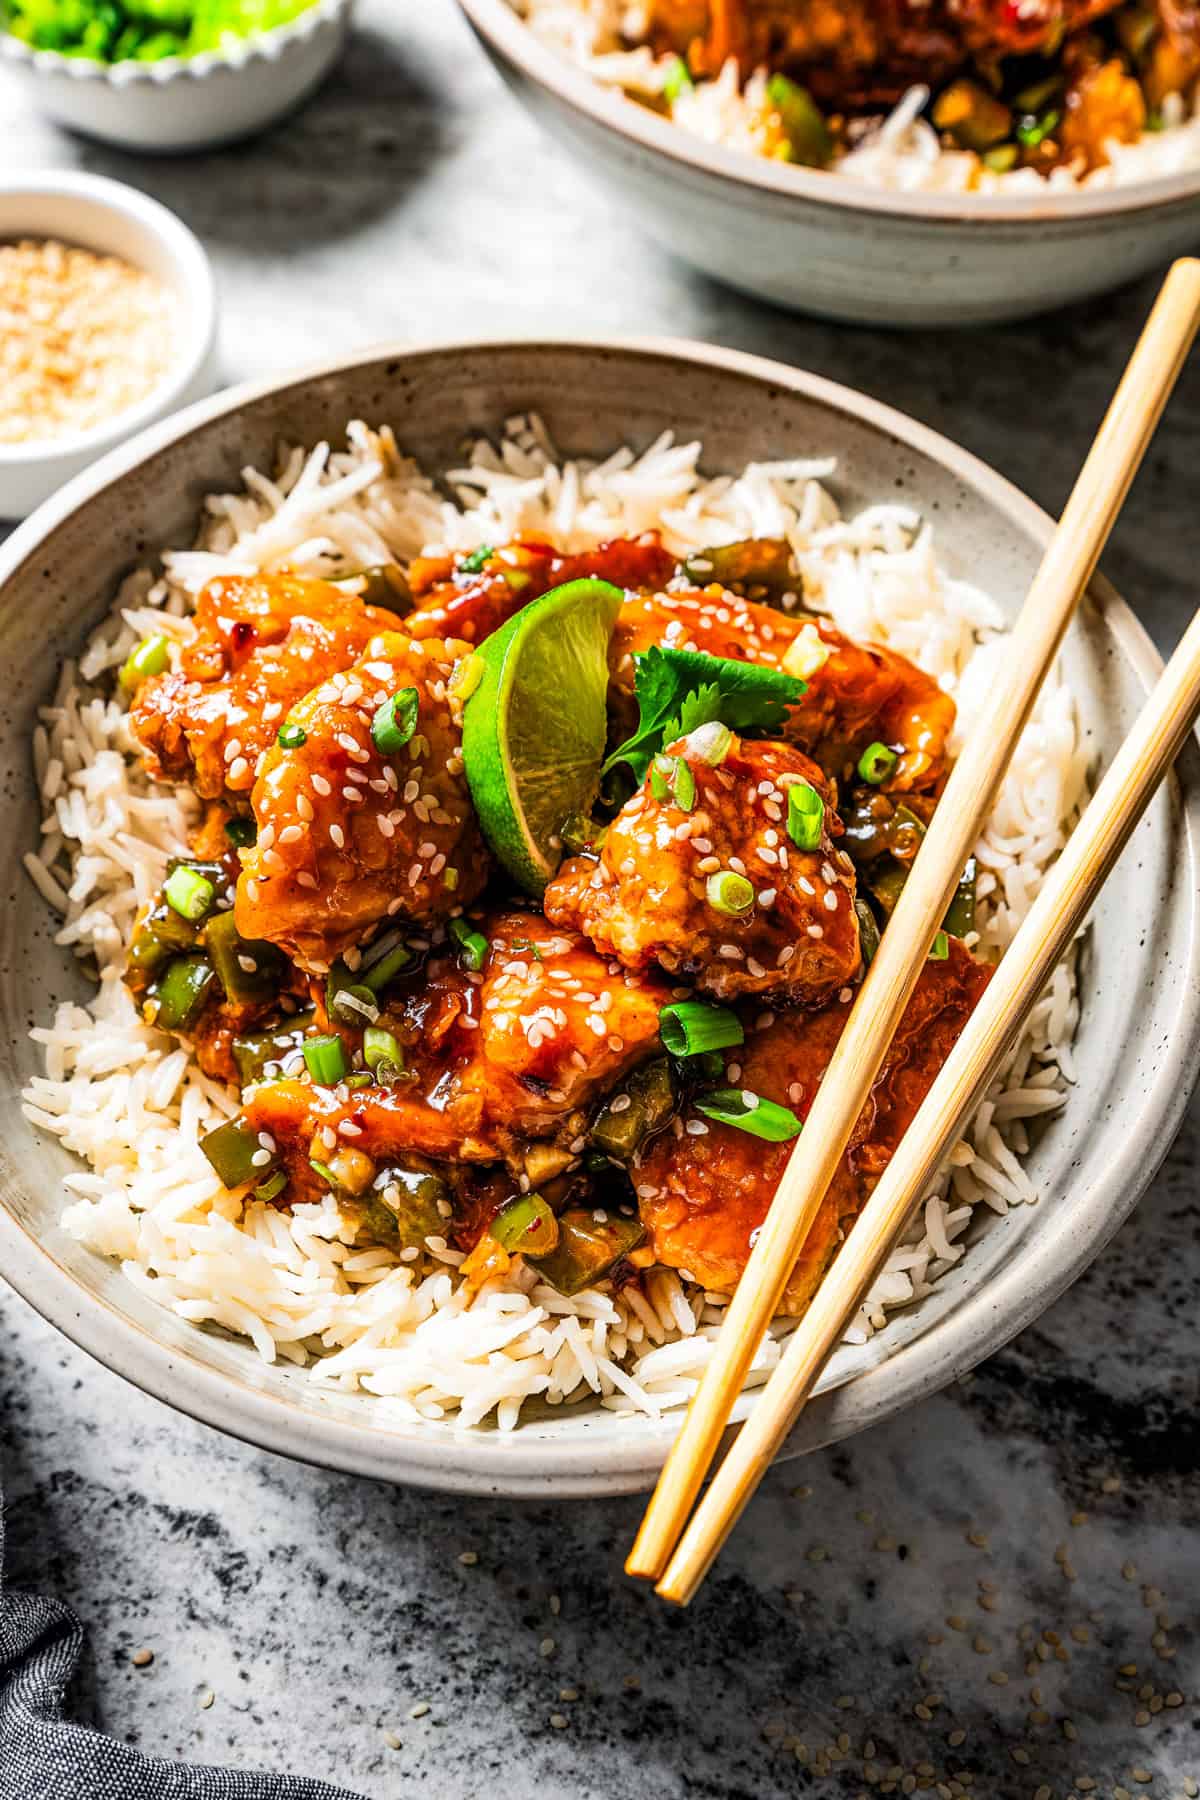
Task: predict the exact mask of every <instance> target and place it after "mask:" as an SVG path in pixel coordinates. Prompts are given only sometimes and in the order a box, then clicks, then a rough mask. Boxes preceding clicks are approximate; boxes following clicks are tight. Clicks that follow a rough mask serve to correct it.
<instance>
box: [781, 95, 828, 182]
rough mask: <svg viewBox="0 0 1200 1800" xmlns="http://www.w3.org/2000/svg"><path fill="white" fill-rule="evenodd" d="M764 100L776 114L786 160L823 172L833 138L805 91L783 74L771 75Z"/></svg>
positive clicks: (814, 103) (817, 108)
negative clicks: (786, 154)
mask: <svg viewBox="0 0 1200 1800" xmlns="http://www.w3.org/2000/svg"><path fill="white" fill-rule="evenodd" d="M767 98H768V99H769V100H770V102H771V104H772V106H773V107H774V108H775V111H776V112H777V113H778V114H779V122H780V124H781V125H782V126H783V135H784V137H785V138H786V139H787V142H788V150H789V152H790V155H789V159H788V160H789V161H791V162H794V163H800V164H801V165H802V166H803V167H805V168H809V169H823V168H824V167H825V165H826V164H827V163H828V162H829V161H830V159H831V157H832V156H833V137H832V135H831V134H830V130H829V127H828V125H827V124H826V123H825V119H824V116H823V114H822V112H821V109H820V107H819V106H818V105H817V103H816V101H815V100H814V99H813V97H812V95H811V94H810V93H809V91H808V89H807V88H802V87H800V86H798V84H797V83H796V82H794V81H789V80H788V78H787V76H786V75H772V76H771V78H770V80H769V81H768V82H767Z"/></svg>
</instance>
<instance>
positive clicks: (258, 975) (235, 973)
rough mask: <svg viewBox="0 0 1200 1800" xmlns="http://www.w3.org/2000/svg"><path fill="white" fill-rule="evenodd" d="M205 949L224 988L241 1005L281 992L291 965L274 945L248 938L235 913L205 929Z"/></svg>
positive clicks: (217, 918) (223, 914)
mask: <svg viewBox="0 0 1200 1800" xmlns="http://www.w3.org/2000/svg"><path fill="white" fill-rule="evenodd" d="M204 947H205V949H206V950H207V951H208V954H209V955H210V956H211V957H212V960H213V966H214V968H215V969H216V971H217V974H218V976H219V977H220V981H221V986H222V987H223V988H224V989H225V992H226V994H227V995H228V997H229V999H230V1000H232V1001H234V1002H235V1004H237V1005H239V1006H254V1005H257V1004H259V1003H260V1002H261V1001H263V1000H270V999H271V998H272V996H273V995H275V994H277V993H278V992H279V988H280V984H281V983H282V981H283V977H284V974H285V972H286V968H287V964H286V962H285V960H284V958H283V956H282V955H281V953H280V952H279V950H277V949H276V947H275V945H274V944H268V943H266V942H263V941H261V940H259V939H257V938H244V937H242V935H241V933H240V932H239V931H238V928H237V926H236V924H235V923H234V918H233V912H232V910H230V911H229V912H220V913H217V914H215V916H214V917H213V918H211V919H210V920H209V921H208V924H207V925H206V926H205V927H204Z"/></svg>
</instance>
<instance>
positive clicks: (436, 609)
mask: <svg viewBox="0 0 1200 1800" xmlns="http://www.w3.org/2000/svg"><path fill="white" fill-rule="evenodd" d="M463 560H464V559H463V558H461V557H458V558H456V557H453V556H439V557H418V558H417V560H416V561H415V562H414V563H413V564H412V567H411V568H410V569H409V583H410V585H411V588H412V593H413V597H414V600H415V601H416V606H415V609H414V611H413V612H411V613H410V614H409V615H408V617H407V618H406V620H405V622H404V628H405V630H406V631H408V632H409V633H410V634H411V635H412V636H413V637H454V638H465V639H467V640H468V641H469V642H470V643H473V644H479V643H482V642H483V639H484V638H485V637H488V636H490V634H491V633H492V632H493V631H498V630H499V628H500V627H501V625H503V624H505V622H506V621H507V620H508V619H511V617H512V615H513V614H514V613H515V612H519V611H520V609H521V607H523V606H526V605H527V604H528V603H529V601H530V600H536V599H537V598H538V596H539V595H540V594H545V593H548V592H549V590H550V589H551V588H553V587H558V586H559V585H560V584H561V583H563V582H567V581H579V580H581V579H582V578H583V577H584V576H589V575H590V576H594V577H597V578H598V579H599V580H601V581H611V582H612V583H613V585H614V587H620V588H627V589H630V590H638V589H641V588H656V587H662V586H664V585H665V583H666V582H668V581H669V580H670V578H671V576H672V575H673V574H674V572H675V558H674V557H673V556H671V555H670V554H669V553H668V552H667V551H666V550H664V549H663V547H662V544H661V543H660V541H659V537H658V533H657V532H654V531H648V532H646V533H644V534H643V536H642V537H640V538H615V539H613V541H612V542H611V543H607V544H598V545H597V546H596V548H595V549H594V550H584V551H581V552H580V553H579V554H578V555H576V556H566V555H564V554H563V553H562V552H561V551H558V550H555V549H554V548H553V547H552V546H551V545H550V544H544V543H542V542H541V541H540V540H539V539H536V538H519V539H518V540H517V541H516V542H515V543H512V544H507V545H505V546H504V547H503V548H502V549H499V550H492V551H491V552H490V553H489V554H488V556H487V558H486V560H485V561H484V563H483V566H482V567H481V568H479V569H477V570H469V571H466V572H464V571H463V569H462V567H461V565H462V562H463ZM466 560H468V561H470V560H471V559H469V558H468V559H466Z"/></svg>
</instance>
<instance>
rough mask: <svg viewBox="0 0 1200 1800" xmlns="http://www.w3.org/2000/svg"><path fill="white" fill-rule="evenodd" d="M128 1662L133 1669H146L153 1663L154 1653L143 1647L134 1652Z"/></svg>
mask: <svg viewBox="0 0 1200 1800" xmlns="http://www.w3.org/2000/svg"><path fill="white" fill-rule="evenodd" d="M129 1660H130V1662H131V1663H132V1664H133V1666H134V1668H135V1669H148V1668H149V1667H150V1664H151V1663H152V1662H153V1661H154V1652H153V1650H151V1649H148V1648H147V1647H146V1646H145V1645H143V1647H142V1648H141V1649H140V1650H135V1651H134V1653H133V1655H132V1656H131V1657H130V1659H129Z"/></svg>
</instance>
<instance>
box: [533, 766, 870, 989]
mask: <svg viewBox="0 0 1200 1800" xmlns="http://www.w3.org/2000/svg"><path fill="white" fill-rule="evenodd" d="M701 740H702V733H701V734H695V735H694V737H693V738H681V739H680V740H679V742H678V743H676V744H673V745H671V746H670V755H671V757H677V758H679V761H680V762H681V763H682V764H683V765H684V768H685V770H686V771H687V772H688V773H686V774H685V775H684V777H683V779H684V781H685V782H686V788H685V790H684V793H683V798H685V799H687V800H690V801H691V802H692V803H691V805H689V806H687V807H682V806H680V805H679V803H678V801H679V778H678V777H677V776H673V777H671V778H670V780H669V782H668V781H667V780H664V777H663V775H662V772H661V770H660V769H658V768H656V766H655V765H652V766H651V770H650V773H649V775H648V776H647V778H646V781H645V783H644V784H643V786H642V787H641V789H640V790H639V792H638V793H636V794H635V795H634V796H633V798H632V799H631V800H629V801H628V802H627V803H626V804H625V805H624V806H623V807H622V808H621V811H620V812H619V813H618V814H617V816H616V818H615V819H614V820H613V822H612V824H611V825H610V826H609V828H608V833H607V836H606V837H605V840H604V844H603V848H602V850H601V852H600V856H599V859H598V860H597V859H593V858H591V857H587V856H580V857H575V858H573V859H572V860H571V861H570V862H568V863H567V864H566V865H565V866H564V867H563V869H562V870H561V871H560V872H559V874H558V875H557V876H556V877H555V879H554V880H553V881H552V882H551V883H550V886H549V887H548V888H547V890H546V894H545V898H544V902H543V903H544V905H545V909H546V916H547V918H548V919H551V920H552V921H554V923H556V924H558V925H564V926H574V927H575V928H576V929H578V930H580V931H582V932H584V933H585V934H586V935H587V936H588V937H589V938H591V940H592V942H593V943H594V944H595V945H596V947H597V949H599V950H601V951H604V952H611V954H613V955H614V956H618V957H619V958H620V959H621V961H622V962H623V963H626V964H627V965H628V966H629V967H630V968H635V969H637V968H644V967H645V966H647V965H648V964H652V963H655V962H657V963H658V964H660V965H661V967H663V968H664V969H667V970H669V971H670V972H671V973H672V974H674V975H677V976H683V977H685V978H686V979H687V980H689V981H694V982H695V983H696V985H697V986H698V987H700V988H703V989H704V990H705V992H707V993H710V994H714V995H716V996H717V997H718V998H720V999H723V1000H728V999H732V998H734V997H735V996H737V995H739V994H774V995H778V996H780V997H782V998H787V999H791V1000H797V1001H803V1002H807V1003H808V1004H810V1005H812V1004H816V1003H819V1002H820V1001H822V1000H824V999H826V998H827V996H828V995H829V994H830V993H831V992H833V991H834V990H835V989H837V988H840V987H843V986H845V984H846V983H847V982H848V981H850V980H852V979H853V977H854V976H855V975H856V974H857V972H858V967H859V944H858V920H857V918H856V916H855V911H854V869H853V865H852V863H851V862H850V859H849V857H847V856H845V855H844V854H843V853H842V852H841V851H840V850H838V849H837V848H836V845H835V842H834V834H835V833H836V834H839V835H840V833H841V823H840V821H839V820H838V818H837V815H836V813H835V812H834V810H833V806H832V801H831V795H830V792H829V787H828V784H827V783H826V780H825V778H824V776H823V775H822V773H821V771H820V769H818V768H817V766H816V765H815V763H812V762H810V761H809V759H808V758H807V757H806V756H804V755H802V754H801V752H800V751H798V750H796V749H794V748H793V747H792V746H791V745H790V744H780V743H769V742H768V743H758V742H753V741H751V740H749V739H738V738H736V737H735V738H734V740H733V743H732V746H731V748H730V750H729V752H728V754H727V755H726V757H725V759H724V761H723V762H721V763H720V764H719V765H718V766H717V767H715V768H714V767H713V766H712V765H711V763H708V762H706V761H705V759H704V756H703V755H702V754H701V753H700V750H698V749H697V744H698V743H700V742H701ZM689 774H690V779H689ZM656 775H657V776H658V784H659V786H660V787H663V788H665V789H666V792H665V797H656V795H655V778H656ZM792 787H799V788H800V790H801V792H802V793H804V795H805V797H806V799H808V800H809V803H810V805H812V806H813V807H814V808H815V811H816V815H817V826H816V832H817V839H816V842H815V846H814V848H813V849H811V850H801V849H799V848H797V846H796V844H795V843H794V842H793V841H792V839H791V838H790V837H789V835H788V828H787V820H788V805H789V796H788V790H789V789H790V788H792ZM731 877H732V881H730V878H731ZM739 877H741V878H743V879H742V880H741V881H740V882H739V880H738V878H739ZM746 884H748V886H747V885H746ZM730 886H732V888H733V890H734V897H735V898H736V900H737V902H738V907H739V910H730V909H729V904H728V902H729V895H728V893H726V892H723V891H722V890H723V888H728V887H730ZM739 888H740V890H741V891H740V892H738V891H737V890H738V889H739Z"/></svg>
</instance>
